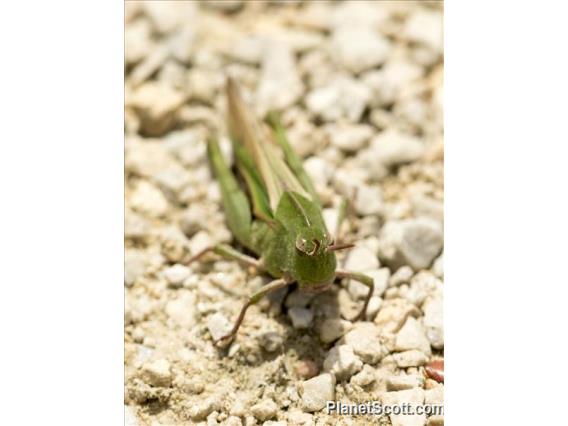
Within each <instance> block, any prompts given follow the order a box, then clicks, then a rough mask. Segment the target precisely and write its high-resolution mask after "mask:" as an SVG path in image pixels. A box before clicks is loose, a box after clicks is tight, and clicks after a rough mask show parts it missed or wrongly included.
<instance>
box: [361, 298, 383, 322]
mask: <svg viewBox="0 0 568 426" xmlns="http://www.w3.org/2000/svg"><path fill="white" fill-rule="evenodd" d="M382 304H383V299H381V298H380V297H379V296H371V298H370V299H369V304H368V305H367V311H366V312H365V319H366V320H367V321H373V320H374V319H375V317H376V316H377V313H378V312H379V309H381V306H382Z"/></svg>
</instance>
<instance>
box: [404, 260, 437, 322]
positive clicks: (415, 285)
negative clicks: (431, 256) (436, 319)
mask: <svg viewBox="0 0 568 426" xmlns="http://www.w3.org/2000/svg"><path fill="white" fill-rule="evenodd" d="M402 288H403V287H402V286H400V289H401V290H402ZM442 294H443V284H442V281H440V279H439V278H437V277H436V276H435V275H434V274H433V273H432V272H430V271H428V270H423V271H420V272H418V273H417V274H416V275H415V276H414V277H413V278H412V279H411V280H410V287H409V288H408V289H407V290H406V291H405V294H404V298H405V299H407V300H408V301H409V302H410V303H412V304H414V305H416V306H420V307H422V310H424V307H423V306H422V304H423V303H424V301H425V300H426V298H428V297H430V298H432V297H440V298H441V297H442ZM440 315H441V314H440Z"/></svg>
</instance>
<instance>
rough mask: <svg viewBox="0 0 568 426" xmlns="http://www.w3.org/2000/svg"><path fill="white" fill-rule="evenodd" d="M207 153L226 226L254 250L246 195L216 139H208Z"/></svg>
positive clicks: (250, 215) (249, 210)
mask: <svg viewBox="0 0 568 426" xmlns="http://www.w3.org/2000/svg"><path fill="white" fill-rule="evenodd" d="M207 154H208V156H209V162H210V163H211V166H212V168H213V171H214V173H215V176H216V177H217V180H218V181H219V186H220V188H221V200H222V204H223V210H224V211H225V220H226V222H227V227H228V228H229V229H230V231H231V232H232V233H233V235H234V236H235V238H236V239H237V240H238V241H239V242H240V243H241V244H242V245H243V246H245V247H247V248H248V249H250V250H252V251H254V248H253V244H252V242H251V226H252V214H251V207H250V203H249V201H248V199H247V196H246V194H245V192H244V191H243V190H242V188H241V187H240V186H239V183H238V182H237V179H236V177H235V175H234V174H233V172H232V171H231V169H230V168H229V166H228V164H227V162H226V161H225V159H224V158H223V154H222V153H221V148H220V147H219V143H218V142H217V140H216V139H210V140H209V142H208V144H207Z"/></svg>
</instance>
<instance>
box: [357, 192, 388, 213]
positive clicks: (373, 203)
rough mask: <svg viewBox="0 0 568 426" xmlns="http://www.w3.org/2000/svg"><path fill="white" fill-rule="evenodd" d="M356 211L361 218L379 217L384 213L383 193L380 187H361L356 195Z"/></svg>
mask: <svg viewBox="0 0 568 426" xmlns="http://www.w3.org/2000/svg"><path fill="white" fill-rule="evenodd" d="M354 207H355V211H356V212H357V214H359V215H361V216H367V215H379V214H381V213H382V212H383V209H384V202H383V191H382V190H381V188H379V187H378V186H369V185H361V186H359V187H358V188H357V192H356V195H355V205H354Z"/></svg>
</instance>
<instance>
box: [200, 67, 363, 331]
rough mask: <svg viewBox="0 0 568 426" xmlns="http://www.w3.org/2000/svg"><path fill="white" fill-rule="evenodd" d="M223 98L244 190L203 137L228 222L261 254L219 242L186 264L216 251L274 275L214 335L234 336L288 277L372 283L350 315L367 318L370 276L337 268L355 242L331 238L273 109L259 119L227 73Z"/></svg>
mask: <svg viewBox="0 0 568 426" xmlns="http://www.w3.org/2000/svg"><path fill="white" fill-rule="evenodd" d="M227 100H228V130H229V136H230V138H231V140H232V142H233V151H234V156H235V165H236V169H237V170H238V172H239V174H240V176H241V178H242V181H244V186H246V189H247V191H246V192H245V190H244V188H242V187H241V186H240V185H239V182H238V180H237V177H236V176H235V175H234V174H233V173H232V171H231V169H230V168H229V166H228V165H227V163H226V161H225V160H224V158H223V155H222V154H221V150H220V147H219V144H218V142H217V141H216V140H215V139H210V140H209V141H208V145H207V153H208V157H209V161H210V163H211V167H212V169H213V171H214V174H215V176H216V177H217V179H218V181H219V184H220V187H221V197H222V204H223V208H224V210H225V214H226V222H227V226H228V227H229V229H230V230H231V232H232V233H233V235H234V237H235V239H236V240H237V241H238V242H239V243H240V244H241V245H242V246H243V247H245V248H247V249H248V250H250V251H251V252H252V253H254V254H255V255H256V256H258V259H257V258H254V257H251V256H248V255H246V254H244V253H241V252H239V251H237V250H235V249H234V248H232V247H231V246H228V245H226V244H219V245H215V246H211V247H208V248H206V249H205V250H202V251H201V252H199V253H197V254H196V255H195V256H193V257H192V258H191V259H190V262H192V261H194V260H197V259H199V258H200V257H202V256H203V255H204V254H205V253H208V252H213V253H216V254H218V255H220V256H222V257H225V258H228V259H234V260H237V261H239V262H241V263H243V264H245V265H249V266H254V267H255V268H256V269H257V270H259V271H261V272H265V273H267V274H269V275H271V276H272V277H273V278H275V279H274V280H273V281H272V282H270V283H269V284H267V285H265V286H263V287H262V289H260V290H258V291H257V292H256V293H254V294H252V295H251V296H250V297H249V298H248V300H247V302H246V303H245V304H244V306H243V307H242V309H241V312H240V314H239V316H238V318H237V320H236V322H235V325H234V327H233V329H232V330H231V332H230V333H229V334H227V335H226V336H223V337H221V339H219V340H224V339H229V338H232V337H233V336H234V335H235V334H236V332H237V330H238V329H239V326H240V325H241V323H242V321H243V319H244V316H245V313H246V311H247V309H248V308H249V306H251V305H253V304H255V303H257V302H258V301H259V300H260V299H261V298H262V297H264V296H266V295H267V294H269V293H271V292H273V291H276V290H278V289H281V288H283V287H285V286H288V285H290V284H292V283H297V284H298V287H299V289H300V291H302V292H306V293H320V292H323V291H325V290H327V289H329V288H330V287H331V285H332V284H333V282H334V281H335V279H336V278H350V279H354V280H356V281H359V282H361V283H363V284H364V285H366V286H367V287H368V288H369V294H368V296H367V297H366V299H365V302H364V304H363V308H362V310H361V312H360V313H359V315H357V317H356V318H354V319H360V318H364V316H365V312H366V309H367V305H368V303H369V299H370V298H371V296H372V294H373V279H372V278H371V277H369V276H367V275H364V274H361V273H357V272H348V271H344V270H340V269H337V261H336V256H335V251H336V250H339V249H343V248H349V247H352V245H350V244H343V245H341V244H336V243H334V240H333V238H331V236H330V234H329V232H328V231H327V229H326V226H325V223H324V220H323V216H322V207H321V204H320V201H319V198H318V196H317V194H316V191H315V189H314V186H313V184H312V182H311V180H310V178H309V177H308V175H307V174H306V172H305V170H304V168H303V166H302V161H301V159H300V157H299V156H298V155H297V154H296V153H295V152H294V151H293V149H292V147H291V146H290V144H289V143H288V141H287V138H286V134H285V131H284V128H283V127H282V125H281V124H280V122H279V120H278V118H277V117H276V115H275V114H270V115H269V118H268V124H267V123H264V122H262V121H261V120H259V119H258V118H257V117H256V116H255V115H254V113H253V112H252V111H251V110H250V109H249V108H248V107H247V105H246V104H245V102H244V100H243V98H242V97H241V94H240V91H239V88H238V87H237V85H236V83H235V82H234V81H233V80H232V79H230V78H229V79H228V82H227ZM251 204H252V209H251ZM338 228H339V227H338Z"/></svg>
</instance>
